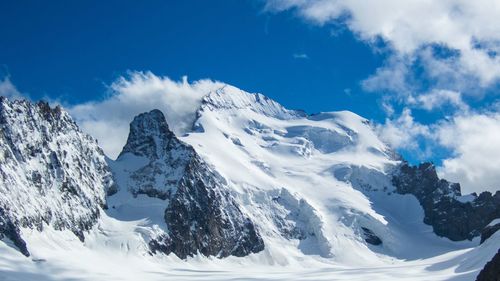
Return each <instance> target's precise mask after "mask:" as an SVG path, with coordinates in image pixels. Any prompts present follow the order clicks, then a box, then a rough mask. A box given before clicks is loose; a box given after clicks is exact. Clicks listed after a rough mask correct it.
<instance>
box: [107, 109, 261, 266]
mask: <svg viewBox="0 0 500 281" xmlns="http://www.w3.org/2000/svg"><path fill="white" fill-rule="evenodd" d="M110 163H111V166H112V168H113V172H114V175H115V178H116V181H117V183H118V187H119V190H118V191H117V194H116V195H113V196H111V197H110V198H109V202H110V206H111V208H112V210H111V211H110V214H111V215H112V216H119V217H120V216H121V217H123V216H124V214H130V213H132V214H133V215H138V214H137V211H138V210H140V209H141V208H142V206H144V205H141V204H143V202H144V200H145V199H144V197H143V196H147V197H148V198H150V200H151V198H156V199H155V200H156V201H154V203H153V204H154V205H156V206H158V207H157V208H149V210H143V211H141V212H139V213H140V214H143V213H145V214H146V216H149V217H158V216H163V219H162V220H158V218H156V219H151V222H152V223H151V225H150V227H151V229H155V231H154V233H152V234H151V235H149V237H147V239H148V240H149V241H148V244H149V247H150V250H151V252H153V253H156V252H163V253H167V254H170V253H174V254H176V255H177V256H179V257H180V258H186V257H187V256H191V255H195V254H197V253H198V252H199V253H202V254H204V255H206V256H210V255H212V256H218V257H226V256H229V255H234V256H245V255H248V254H250V253H255V252H259V251H261V250H262V249H263V248H264V244H263V241H262V239H261V237H260V235H259V233H258V231H257V230H256V229H255V227H254V224H253V222H252V221H251V220H250V219H249V218H248V217H247V216H246V215H245V214H244V213H243V212H242V211H241V210H240V208H239V206H238V205H237V204H236V203H235V202H234V200H233V199H232V197H231V195H230V194H229V192H228V188H227V183H226V180H225V179H224V178H223V177H222V176H221V175H220V174H218V173H217V172H216V171H214V170H213V169H212V168H211V167H210V166H209V165H207V164H206V163H205V162H204V161H203V160H202V159H201V158H200V157H199V156H198V155H197V153H196V152H195V150H194V149H193V148H192V147H191V146H189V145H187V144H185V143H183V142H181V141H179V139H177V137H176V136H175V135H174V134H173V133H172V132H171V131H170V130H169V128H168V125H167V123H166V120H165V117H164V116H163V114H162V113H161V112H160V111H159V110H153V111H151V112H148V113H144V114H140V115H139V116H137V117H135V118H134V120H133V121H132V123H131V125H130V134H129V137H128V141H127V144H126V145H125V147H124V149H123V151H122V153H121V154H120V156H119V157H118V158H117V160H116V161H114V162H113V161H111V162H110ZM131 197H135V198H131ZM146 201H148V200H146ZM149 202H153V201H149ZM153 204H149V205H150V207H151V206H152V205H153ZM145 207H146V208H147V207H148V206H147V205H146V206H145ZM140 214H139V216H140Z"/></svg>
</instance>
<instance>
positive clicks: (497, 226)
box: [480, 220, 500, 244]
mask: <svg viewBox="0 0 500 281" xmlns="http://www.w3.org/2000/svg"><path fill="white" fill-rule="evenodd" d="M499 230H500V220H498V222H496V223H495V222H493V223H490V224H489V225H487V226H486V227H485V228H484V229H483V231H481V243H480V244H483V243H484V241H486V240H487V239H488V238H490V237H491V236H492V235H493V234H495V232H497V231H499Z"/></svg>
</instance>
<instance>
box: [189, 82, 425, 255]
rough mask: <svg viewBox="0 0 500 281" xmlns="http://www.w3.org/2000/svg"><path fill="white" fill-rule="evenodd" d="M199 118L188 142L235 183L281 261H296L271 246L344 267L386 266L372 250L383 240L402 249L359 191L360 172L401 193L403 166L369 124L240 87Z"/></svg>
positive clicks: (213, 100) (211, 98) (218, 94)
mask: <svg viewBox="0 0 500 281" xmlns="http://www.w3.org/2000/svg"><path fill="white" fill-rule="evenodd" d="M197 116H198V119H197V120H196V121H195V123H194V125H193V130H194V132H193V133H191V134H189V135H188V136H184V137H182V140H183V141H185V142H187V143H189V144H191V145H192V146H193V147H194V148H195V150H196V151H197V153H199V154H200V155H201V156H202V157H203V158H204V159H205V160H206V161H208V162H210V163H211V164H213V165H214V167H215V169H216V170H217V171H218V172H220V173H221V174H222V176H223V177H225V178H226V179H228V186H229V187H231V193H232V194H233V196H234V197H235V198H236V201H237V203H238V204H239V205H241V206H242V208H244V209H245V210H247V212H248V213H249V214H250V216H251V217H252V218H253V219H252V220H253V221H255V222H258V224H257V227H258V228H259V229H260V232H261V233H262V234H263V237H264V240H265V241H266V245H271V246H270V248H269V249H267V248H266V249H267V250H268V251H269V252H270V255H271V256H273V257H274V258H275V259H276V260H287V257H284V256H281V255H285V256H286V254H283V253H282V251H283V249H281V248H273V247H272V245H289V248H288V249H289V250H290V251H293V252H297V251H298V253H300V254H301V255H304V254H305V255H319V256H321V257H336V258H337V260H339V261H353V262H354V263H364V262H365V261H366V262H369V260H370V259H371V260H372V261H373V260H378V259H377V258H376V257H375V252H374V251H372V250H370V249H369V247H371V245H372V244H371V243H370V242H373V243H374V244H377V243H376V242H378V240H377V239H376V238H375V237H377V236H379V237H384V238H383V240H385V241H383V242H384V243H385V244H387V245H386V248H387V249H388V251H387V252H390V251H397V247H396V243H393V242H392V241H393V240H394V239H393V236H395V235H400V233H399V230H397V229H396V230H392V229H390V228H389V227H386V225H387V224H388V222H387V220H386V219H385V218H384V216H383V215H381V214H380V213H379V212H377V211H376V210H375V209H374V208H373V207H372V202H371V200H370V198H369V197H368V196H366V195H365V194H364V193H363V192H364V191H360V190H359V189H356V188H353V185H352V184H351V175H353V174H354V175H359V177H361V179H359V181H361V180H363V179H364V180H366V181H368V182H370V183H373V184H374V185H375V186H376V187H377V188H379V189H380V190H382V189H384V188H385V190H387V191H390V190H393V189H394V187H393V186H392V184H391V181H390V179H391V178H390V176H389V175H388V174H387V168H388V167H389V166H390V167H394V166H395V165H396V164H397V163H398V161H396V160H395V159H393V157H392V155H393V153H392V152H391V150H390V149H389V148H388V147H387V146H386V145H385V144H384V143H382V142H381V141H380V140H379V139H378V137H377V135H376V134H375V133H374V131H373V130H372V128H371V126H370V124H369V122H368V121H367V120H366V119H364V118H361V117H359V116H357V115H356V114H353V113H351V112H330V113H321V114H317V115H312V116H307V115H305V114H304V113H302V112H300V111H292V110H287V109H285V108H284V107H282V106H281V105H279V104H278V103H276V102H274V101H272V100H270V99H269V98H264V97H262V96H261V95H258V94H257V95H254V94H249V93H246V92H243V91H241V90H238V89H235V88H231V87H228V88H223V89H220V90H219V91H214V92H211V93H210V94H208V95H207V96H206V97H205V98H204V99H203V104H202V106H201V108H200V109H199V111H198V115H197ZM361 170H362V172H360V171H361ZM394 197H396V196H394ZM391 200H393V199H389V201H391ZM394 200H398V199H396V198H394ZM388 205H389V204H388ZM416 207H418V205H417V206H416ZM389 211H393V210H392V209H391V210H389ZM391 232H396V234H393V233H391ZM367 241H369V242H367ZM374 241H376V242H374ZM267 242H268V243H267ZM378 244H382V242H380V243H378ZM382 249H383V248H382V246H380V248H379V250H382ZM375 251H377V249H375ZM296 254H297V253H294V254H293V255H296ZM289 256H292V254H290V255H289Z"/></svg>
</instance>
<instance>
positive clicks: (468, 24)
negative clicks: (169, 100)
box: [0, 0, 500, 190]
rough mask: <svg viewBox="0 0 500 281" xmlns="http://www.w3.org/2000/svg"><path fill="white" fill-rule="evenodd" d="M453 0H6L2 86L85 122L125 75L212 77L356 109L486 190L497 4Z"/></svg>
mask: <svg viewBox="0 0 500 281" xmlns="http://www.w3.org/2000/svg"><path fill="white" fill-rule="evenodd" d="M452 2H453V1H436V2H432V1H425V2H424V1H419V0H405V1H400V0H377V1H370V2H363V1H349V0H310V1H303V0H238V1H236V0H235V1H232V0H213V1H208V0H207V1H205V0H183V1H173V0H171V1H159V0H158V1H154V0H148V1H117V0H111V1H94V0H92V1H62V0H57V1H46V2H42V1H26V0H20V1H1V2H0V94H4V95H9V93H10V95H12V92H15V93H20V94H21V95H23V96H28V97H29V98H31V99H32V100H38V99H48V100H51V101H57V102H60V103H63V104H64V105H65V106H66V107H67V108H68V109H69V110H70V112H71V113H72V114H74V115H75V117H76V118H77V119H85V118H88V117H85V116H79V115H78V114H79V112H80V114H82V113H81V112H83V111H78V110H75V109H81V107H78V106H79V105H82V104H83V105H86V106H87V108H91V109H92V110H95V111H97V110H98V108H99V109H102V108H105V106H103V105H105V104H106V101H108V100H109V99H110V96H112V95H119V94H120V91H121V90H123V88H120V87H118V91H117V90H116V87H114V88H113V86H112V85H115V86H116V81H120V78H121V77H129V78H127V79H131V78H130V77H131V76H130V73H135V72H134V71H143V72H147V71H151V72H152V73H154V75H156V76H157V77H169V78H170V79H172V80H174V81H181V80H182V77H183V76H184V75H186V76H188V79H189V81H197V80H199V79H205V78H208V79H213V80H218V81H222V82H225V83H228V84H232V85H234V86H236V87H239V88H241V89H243V90H246V91H249V92H261V93H263V94H265V95H267V96H269V97H271V98H273V99H275V100H277V101H278V102H280V103H281V104H283V105H285V106H286V107H288V108H293V109H304V110H306V111H307V112H308V113H315V112H319V111H334V110H351V111H353V112H355V113H358V114H360V115H362V116H363V117H366V118H368V119H370V120H373V121H375V123H376V124H377V126H376V129H377V130H378V132H379V133H380V135H381V138H383V139H384V140H385V141H387V142H388V143H390V144H391V145H392V146H393V147H394V148H395V149H397V150H398V151H399V152H400V153H402V154H403V155H404V156H405V158H406V159H409V160H410V161H411V162H413V163H417V162H419V161H424V160H430V161H433V162H435V163H436V164H437V165H438V168H439V171H440V174H441V175H442V176H445V177H447V178H449V179H451V180H455V181H460V182H462V183H464V185H465V186H467V188H468V189H469V190H473V189H474V187H475V186H481V188H482V187H486V189H489V190H495V189H499V188H500V170H499V168H498V167H500V162H499V161H500V160H499V159H500V112H499V109H500V102H499V99H498V93H499V92H500V91H499V90H500V87H499V85H500V83H499V81H500V56H499V55H498V54H499V53H500V20H499V19H500V15H499V14H498V13H499V12H498V11H500V4H499V3H498V2H497V1H495V0H477V1H474V2H471V1H464V0H457V1H455V2H453V3H452ZM497 6H498V9H495V8H494V7H497ZM484 7H492V8H491V9H484ZM132 76H133V75H132ZM148 77H149V78H151V77H150V76H148ZM149 78H148V79H149ZM154 79H155V77H153V79H152V80H154ZM139 80H140V79H139ZM167 80H168V79H167ZM139 82H140V83H142V82H144V81H139ZM166 82H167V84H168V83H170V82H172V81H166ZM140 83H139V84H140ZM172 83H173V84H172ZM172 83H171V86H172V87H173V88H175V89H177V88H178V89H181V88H182V87H183V86H182V85H181V84H178V85H177V84H175V83H174V82H172ZM179 83H180V82H179ZM141 85H142V84H141ZM169 85H170V84H169ZM96 104H97V105H98V106H96ZM106 110H109V109H106ZM84 112H88V111H84ZM96 115H98V114H96ZM117 116H118V115H117ZM99 121H100V122H101V121H102V120H99ZM102 122H103V121H102ZM125 122H128V120H125Z"/></svg>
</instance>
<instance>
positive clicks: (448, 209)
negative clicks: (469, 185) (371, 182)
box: [392, 163, 500, 241]
mask: <svg viewBox="0 0 500 281" xmlns="http://www.w3.org/2000/svg"><path fill="white" fill-rule="evenodd" d="M392 182H393V184H394V186H395V187H396V190H397V192H398V193H400V194H413V195H415V197H417V199H418V201H419V202H420V205H422V208H423V209H424V213H425V217H424V223H426V224H429V225H431V226H432V227H433V229H434V232H435V233H436V234H437V235H439V236H444V237H447V238H449V239H450V240H453V241H460V240H465V239H469V240H471V239H472V238H474V237H476V236H479V235H480V234H481V231H482V230H483V228H484V227H485V226H486V225H488V223H490V222H491V221H492V220H493V219H495V218H499V217H500V192H498V191H497V192H496V193H495V195H492V194H491V193H490V192H483V193H481V194H480V195H479V196H475V195H474V196H475V198H474V199H473V200H469V201H465V202H464V201H460V200H459V199H460V198H461V196H462V194H461V191H460V185H459V184H457V183H450V182H448V181H446V180H444V179H439V178H438V176H437V173H436V169H435V167H434V165H432V164H431V163H424V164H421V165H419V166H410V165H408V164H407V163H403V164H402V165H401V166H400V168H399V170H398V171H397V172H396V173H395V175H394V176H393V179H392Z"/></svg>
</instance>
